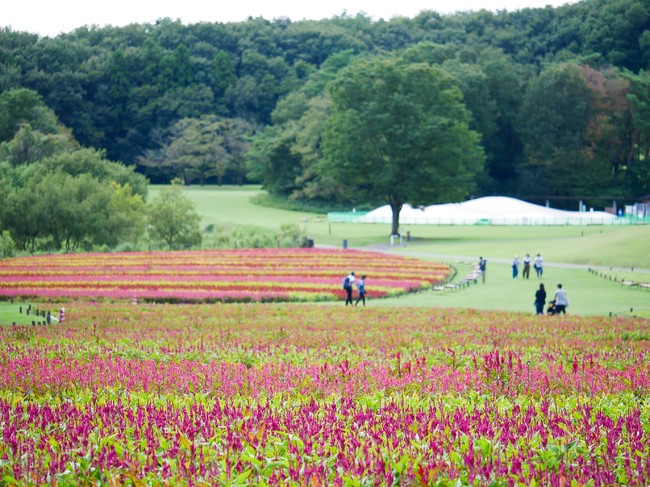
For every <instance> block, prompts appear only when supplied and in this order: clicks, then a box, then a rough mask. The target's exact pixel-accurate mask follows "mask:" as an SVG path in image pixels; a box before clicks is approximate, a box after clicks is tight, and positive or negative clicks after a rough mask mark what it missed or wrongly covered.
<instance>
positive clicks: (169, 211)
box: [147, 184, 202, 250]
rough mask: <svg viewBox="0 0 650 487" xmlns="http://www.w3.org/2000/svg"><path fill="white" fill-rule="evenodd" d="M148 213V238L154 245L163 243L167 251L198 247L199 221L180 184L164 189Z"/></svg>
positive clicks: (199, 241)
mask: <svg viewBox="0 0 650 487" xmlns="http://www.w3.org/2000/svg"><path fill="white" fill-rule="evenodd" d="M147 211H148V213H147V216H148V228H149V236H150V238H151V239H152V240H154V241H155V242H162V243H163V244H164V245H166V246H167V248H168V249H169V250H176V249H179V248H188V247H192V246H196V245H200V243H201V240H202V236H201V228H200V223H201V219H200V217H199V215H198V214H197V213H196V209H195V206H194V203H192V201H191V200H190V199H188V198H187V197H186V196H184V195H183V192H182V190H181V187H180V186H179V185H176V184H172V185H171V186H169V187H166V188H163V189H162V190H161V191H160V193H159V194H158V195H157V196H156V197H155V198H154V199H153V200H152V201H151V202H150V203H149V204H148V210H147Z"/></svg>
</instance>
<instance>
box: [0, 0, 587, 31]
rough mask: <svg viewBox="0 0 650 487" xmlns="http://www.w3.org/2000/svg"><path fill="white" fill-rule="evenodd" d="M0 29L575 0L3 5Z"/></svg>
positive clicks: (377, 14)
mask: <svg viewBox="0 0 650 487" xmlns="http://www.w3.org/2000/svg"><path fill="white" fill-rule="evenodd" d="M3 3H4V5H3V6H2V8H1V9H0V27H10V28H11V29H12V30H14V31H26V32H31V33H36V34H40V35H41V36H56V35H57V34H60V33H62V32H70V31H72V30H74V29H75V28H77V27H81V26H84V25H88V26H90V25H97V26H105V25H113V26H124V25H127V24H131V23H153V22H155V21H156V20H158V19H162V18H166V17H169V18H171V19H174V20H177V19H179V20H181V21H182V22H183V23H184V24H190V23H195V22H236V21H242V20H246V19H247V18H248V17H249V16H252V17H264V18H266V19H269V20H272V19H275V18H279V17H287V18H289V19H291V20H294V21H296V20H302V19H315V20H318V19H323V18H330V17H333V16H335V15H341V14H343V13H344V12H345V13H347V14H348V15H352V16H354V15H356V14H357V13H359V12H363V13H365V14H367V15H369V16H370V17H372V18H373V19H374V20H378V19H380V18H383V19H386V20H388V19H390V18H392V17H394V16H397V15H400V16H405V17H413V16H415V15H417V14H418V13H420V12H421V11H422V10H433V11H435V12H439V13H443V14H445V13H453V12H457V11H470V10H481V9H486V10H492V11H497V10H508V11H513V10H518V9H522V8H527V7H532V8H537V7H544V6H546V5H551V6H554V7H556V6H559V5H564V4H567V3H576V0H572V1H570V0H428V1H427V0H401V1H400V0H398V1H396V2H393V1H390V0H383V1H382V0H229V1H223V0H158V1H151V0H112V1H93V0H32V1H30V0H5V1H4V2H3Z"/></svg>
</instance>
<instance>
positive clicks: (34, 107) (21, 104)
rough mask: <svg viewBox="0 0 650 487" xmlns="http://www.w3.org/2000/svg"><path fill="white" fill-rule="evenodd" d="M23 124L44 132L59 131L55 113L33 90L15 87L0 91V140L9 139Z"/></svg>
mask: <svg viewBox="0 0 650 487" xmlns="http://www.w3.org/2000/svg"><path fill="white" fill-rule="evenodd" d="M25 124H29V125H30V126H31V127H32V128H33V129H34V130H39V131H41V132H43V133H46V134H53V133H57V132H58V131H59V121H58V119H57V117H56V115H55V114H54V112H53V111H52V110H50V109H49V108H48V107H47V106H46V105H45V103H44V102H43V99H42V97H41V96H40V95H39V94H38V93H36V92H35V91H33V90H29V89H26V88H15V89H11V90H7V91H4V92H2V93H0V142H5V141H8V140H11V139H12V138H13V137H14V135H15V134H16V132H18V130H19V129H20V127H21V126H23V125H25Z"/></svg>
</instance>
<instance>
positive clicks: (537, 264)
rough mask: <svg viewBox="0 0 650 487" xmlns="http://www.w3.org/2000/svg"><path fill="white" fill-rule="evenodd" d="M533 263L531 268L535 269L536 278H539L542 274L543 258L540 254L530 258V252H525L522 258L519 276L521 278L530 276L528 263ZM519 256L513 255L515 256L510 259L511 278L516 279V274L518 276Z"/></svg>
mask: <svg viewBox="0 0 650 487" xmlns="http://www.w3.org/2000/svg"><path fill="white" fill-rule="evenodd" d="M531 262H532V264H533V268H534V269H535V274H537V278H538V279H541V277H542V275H543V274H544V267H543V259H542V256H541V255H540V254H537V255H536V256H535V259H534V260H533V259H531V258H530V254H526V255H525V256H524V258H523V260H522V264H523V269H522V271H521V278H522V279H529V278H530V264H531ZM519 265H520V263H519V256H517V255H515V258H514V259H512V278H513V279H517V276H519Z"/></svg>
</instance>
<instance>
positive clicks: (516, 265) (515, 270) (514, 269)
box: [512, 255, 519, 279]
mask: <svg viewBox="0 0 650 487" xmlns="http://www.w3.org/2000/svg"><path fill="white" fill-rule="evenodd" d="M518 274H519V257H517V256H516V255H515V258H514V259H513V260H512V278H513V279H517V275H518Z"/></svg>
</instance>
